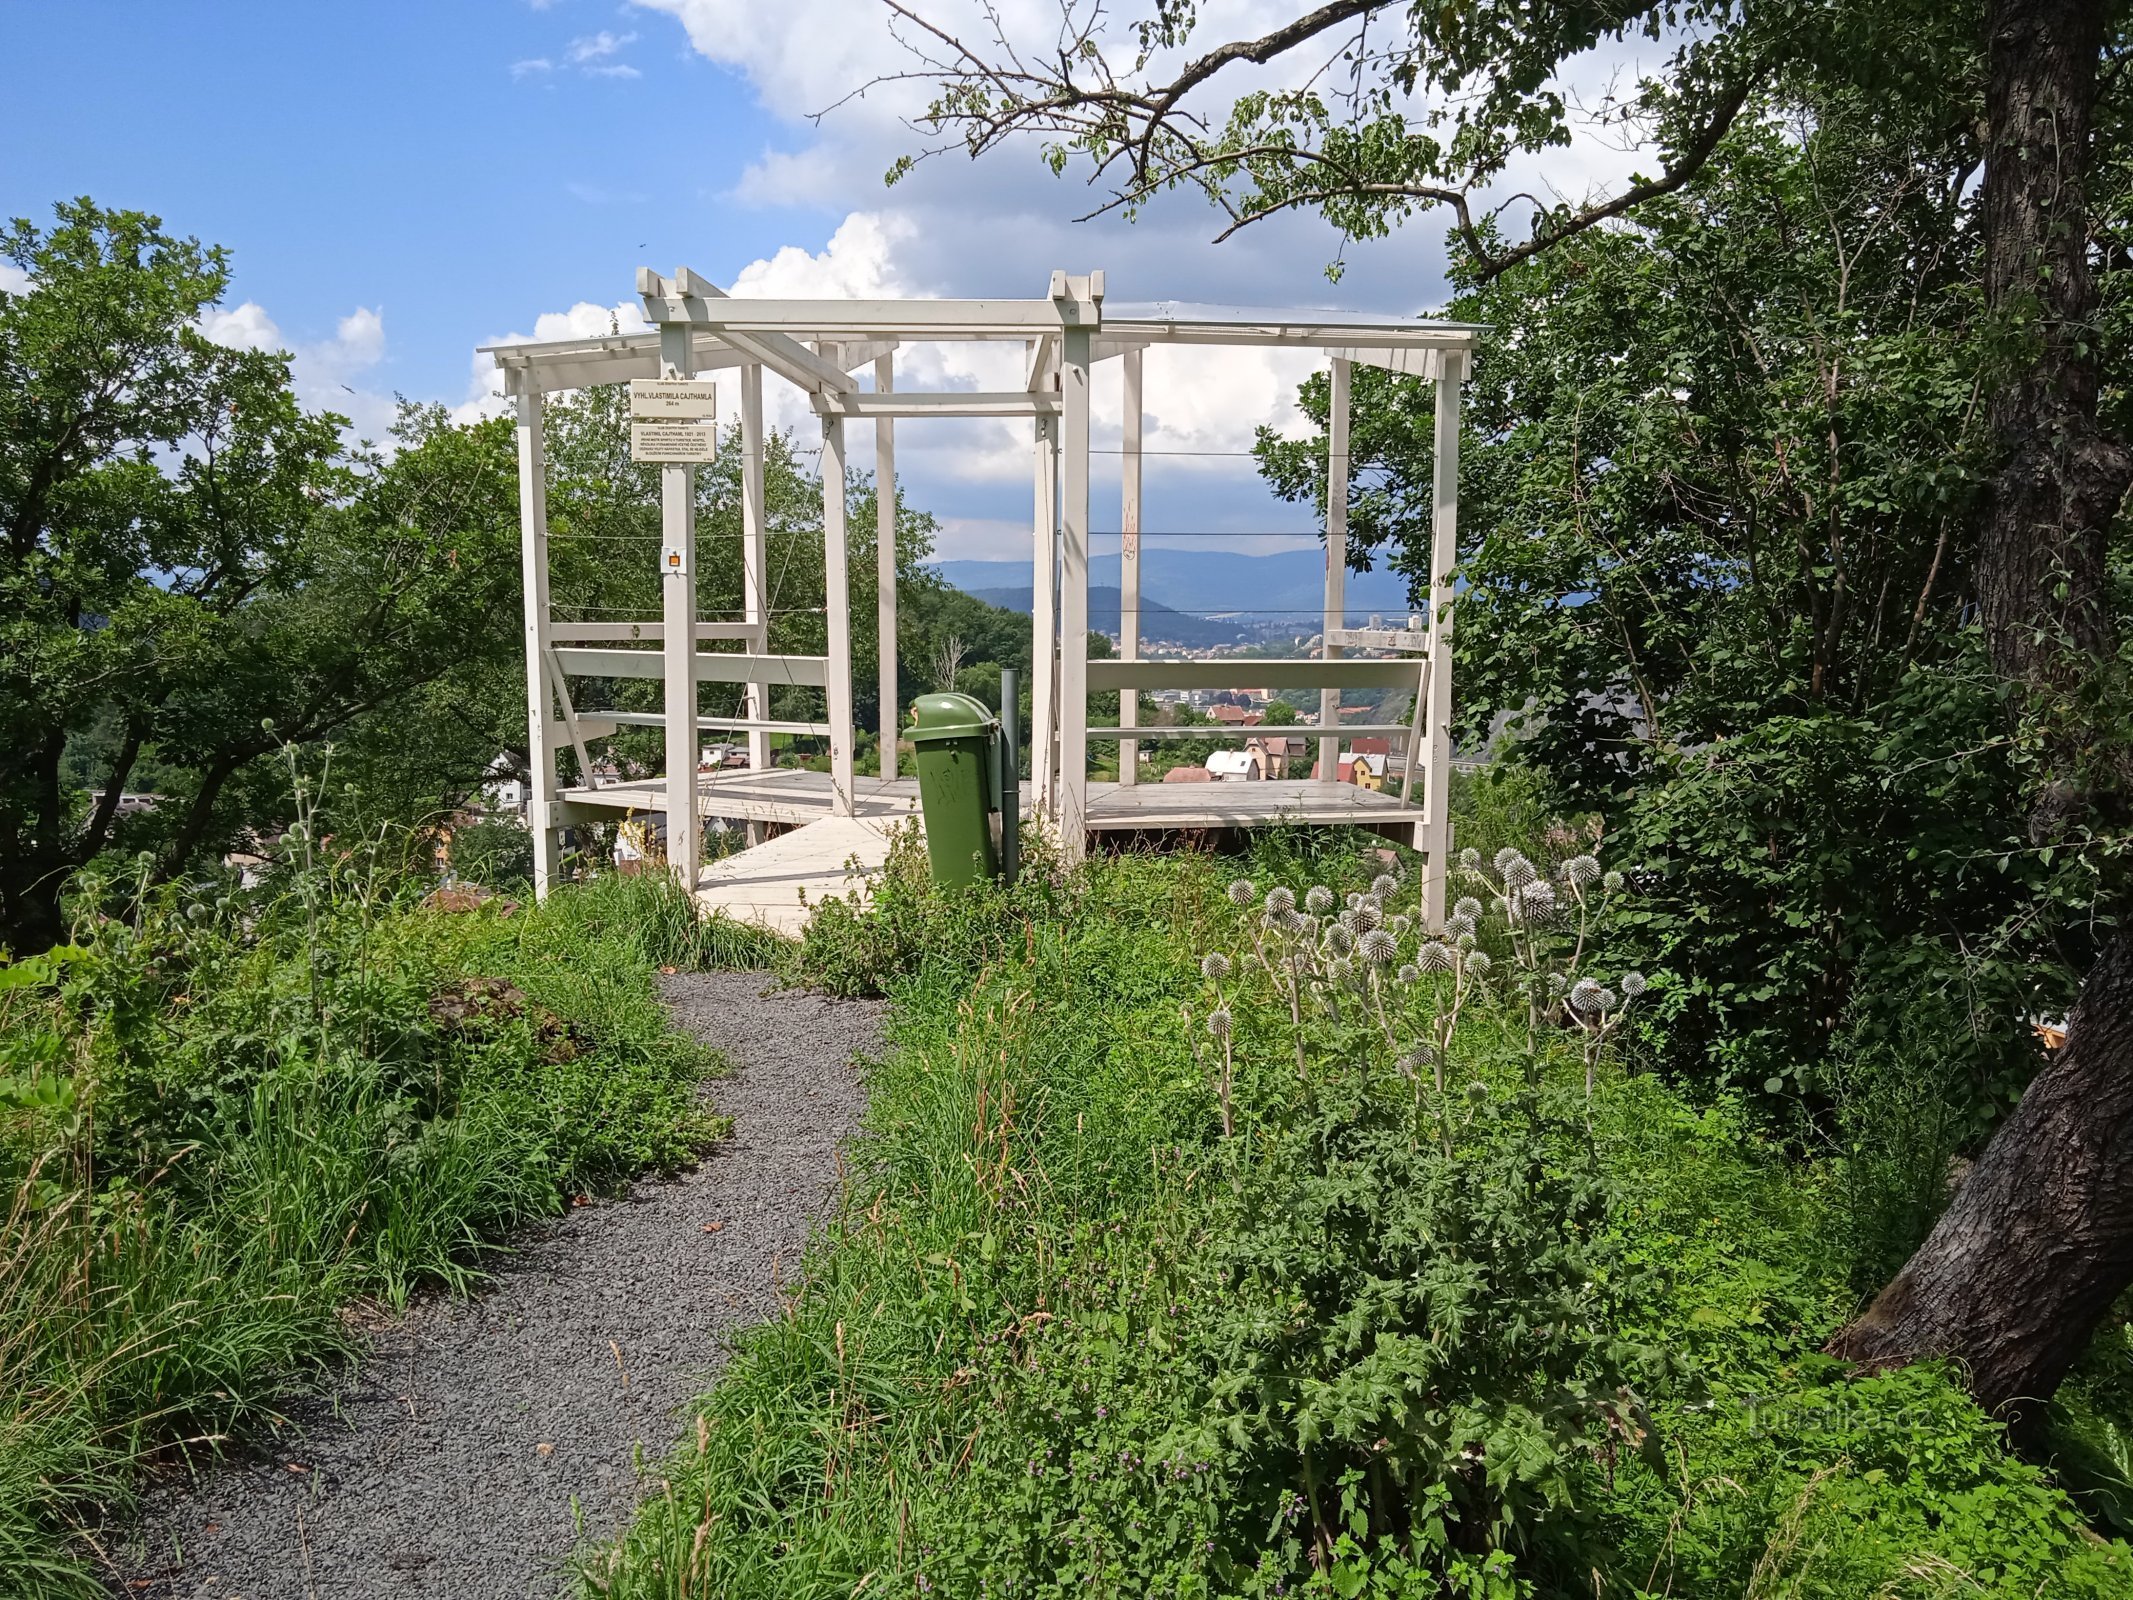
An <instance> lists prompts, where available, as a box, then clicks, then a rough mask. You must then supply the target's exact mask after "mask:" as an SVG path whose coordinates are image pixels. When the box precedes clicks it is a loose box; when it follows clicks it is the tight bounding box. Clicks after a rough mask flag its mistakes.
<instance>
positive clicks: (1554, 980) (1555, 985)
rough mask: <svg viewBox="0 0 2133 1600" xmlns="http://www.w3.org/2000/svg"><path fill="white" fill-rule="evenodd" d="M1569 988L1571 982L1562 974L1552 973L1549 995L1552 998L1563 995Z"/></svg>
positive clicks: (1550, 975) (1549, 975) (1549, 978)
mask: <svg viewBox="0 0 2133 1600" xmlns="http://www.w3.org/2000/svg"><path fill="white" fill-rule="evenodd" d="M1569 987H1570V980H1569V979H1568V978H1566V977H1564V976H1563V975H1562V974H1561V973H1560V972H1551V973H1549V974H1548V994H1549V996H1550V997H1551V998H1553V997H1556V996H1559V995H1561V994H1562V992H1563V991H1564V990H1565V989H1567V988H1569Z"/></svg>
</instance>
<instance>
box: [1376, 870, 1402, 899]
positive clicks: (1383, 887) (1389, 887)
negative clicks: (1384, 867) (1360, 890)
mask: <svg viewBox="0 0 2133 1600" xmlns="http://www.w3.org/2000/svg"><path fill="white" fill-rule="evenodd" d="M1399 887H1400V880H1399V879H1398V878H1395V877H1394V876H1393V875H1392V874H1391V873H1389V872H1381V873H1379V874H1378V875H1377V876H1376V877H1375V878H1372V879H1371V880H1370V892H1371V893H1372V894H1374V895H1376V896H1377V897H1378V898H1379V899H1381V900H1382V899H1383V898H1384V897H1385V896H1386V895H1389V894H1391V893H1392V891H1393V890H1395V889H1397V888H1399Z"/></svg>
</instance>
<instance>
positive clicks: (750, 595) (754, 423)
mask: <svg viewBox="0 0 2133 1600" xmlns="http://www.w3.org/2000/svg"><path fill="white" fill-rule="evenodd" d="M766 516H767V514H766V511H765V509H764V505H763V369H762V367H761V366H759V365H757V364H755V363H753V362H751V363H749V365H747V366H745V367H743V368H742V369H741V616H742V618H743V619H744V620H745V621H747V622H748V623H749V624H750V625H751V626H752V627H753V628H754V629H755V632H754V634H753V635H752V636H751V638H750V643H751V644H752V645H753V646H754V648H755V652H756V654H758V655H768V654H770V590H769V584H770V556H769V547H768V541H767V539H766V529H767V527H768V522H767V520H766ZM745 704H746V705H747V708H748V715H749V716H751V717H753V718H755V719H756V720H757V721H762V720H763V719H765V718H767V717H768V716H769V715H770V685H769V684H767V683H765V682H764V681H763V680H762V679H760V678H757V679H753V680H751V681H750V683H749V685H748V698H747V700H746V702H745ZM748 765H749V766H750V767H751V768H753V769H754V770H755V771H757V772H761V771H763V770H764V769H766V768H767V767H769V765H770V735H769V734H768V733H765V732H761V731H758V730H755V729H750V730H749V734H748Z"/></svg>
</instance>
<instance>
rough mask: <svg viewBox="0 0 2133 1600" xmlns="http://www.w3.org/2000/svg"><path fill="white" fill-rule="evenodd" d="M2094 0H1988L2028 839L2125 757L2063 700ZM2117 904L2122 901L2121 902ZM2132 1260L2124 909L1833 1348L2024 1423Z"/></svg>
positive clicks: (2100, 562)
mask: <svg viewBox="0 0 2133 1600" xmlns="http://www.w3.org/2000/svg"><path fill="white" fill-rule="evenodd" d="M2106 10H2107V6H2106V5H2105V4H2103V3H2102V0H1990V5H1989V7H1988V14H1987V25H1988V29H1989V40H1988V48H1989V55H1988V101H1987V103H1988V118H1989V128H1988V148H1987V152H1986V163H1985V181H1984V190H1983V195H1982V203H1983V207H1984V218H1985V230H1986V238H1985V250H1986V255H1985V291H1986V299H1987V304H1988V306H1989V307H1990V308H1991V310H1992V312H1993V313H1994V314H1995V316H1996V317H1997V318H1998V319H1999V320H2000V321H2001V322H2002V324H2003V325H2005V326H2007V327H2008V328H2010V329H2011V330H2019V331H2020V333H2021V335H2022V336H2023V337H2025V338H2027V339H2028V340H2029V343H2028V345H2027V346H2026V347H2025V348H2026V356H2025V359H2024V360H2023V362H2022V363H2021V366H2020V369H2019V370H2018V371H2015V372H2013V373H2011V374H2009V375H2008V376H2007V377H2006V378H2004V379H2003V380H2002V383H2001V386H2000V388H1999V390H1998V391H1997V393H1996V394H1995V396H1994V399H1993V402H1992V408H1991V413H1990V415H1991V421H1992V425H1993V431H1994V435H1995V438H1996V439H1997V441H1998V443H1999V446H2000V450H2001V467H2000V471H1999V474H1998V476H1997V477H1996V479H1995V481H1994V485H1993V493H1992V496H1991V504H1990V508H1989V511H1988V513H1987V521H1986V524H1985V526H1984V527H1983V528H1982V529H1981V530H1980V541H1979V553H1978V567H1977V587H1978V600H1979V608H1980V612H1981V615H1982V619H1983V623H1984V628H1985V633H1986V637H1987V640H1988V643H1989V646H1990V649H1991V652H1992V659H1993V664H1994V666H1995V667H1996V668H1997V669H1998V671H1999V672H2000V673H2001V675H2002V676H2003V677H2005V678H2006V679H2008V680H2009V681H2010V682H2011V683H2013V684H2014V685H2016V686H2017V687H2018V688H2019V689H2020V690H2021V691H2022V693H2021V694H2019V695H2017V696H2015V697H2013V699H2014V700H2015V701H2016V702H2019V703H2018V705H2017V706H2016V710H2017V714H2020V715H2038V714H2040V713H2041V715H2042V718H2043V725H2044V726H2045V727H2046V728H2047V729H2049V730H2052V731H2051V732H2049V733H2048V734H2047V739H2046V744H2045V751H2046V755H2047V759H2048V767H2049V771H2050V778H2049V780H2048V781H2047V783H2046V785H2045V787H2044V789H2043V791H2042V792H2041V793H2040V795H2039V796H2038V798H2037V800H2036V803H2035V806H2034V809H2033V810H2032V812H2031V814H2030V817H2029V819H2028V821H2029V832H2030V834H2031V837H2032V838H2033V839H2035V840H2037V841H2038V842H2040V843H2044V842H2052V841H2055V840H2059V839H2062V838H2065V837H2067V836H2068V834H2069V833H2070V832H2071V831H2072V830H2074V829H2076V828H2080V827H2083V826H2091V825H2101V826H2106V827H2115V826H2118V825H2121V824H2122V823H2123V821H2124V820H2125V812H2126V803H2127V798H2128V793H2129V785H2128V783H2127V781H2126V773H2125V766H2124V758H2123V756H2122V755H2120V756H2115V757H2114V756H2113V755H2112V753H2111V752H2109V751H2108V750H2099V749H2097V748H2093V747H2092V746H2091V744H2090V741H2089V740H2088V739H2087V738H2086V737H2084V732H2083V719H2082V717H2081V716H2080V715H2079V702H2080V699H2081V696H2082V693H2083V690H2084V688H2085V687H2092V686H2093V685H2095V684H2096V683H2097V682H2098V681H2099V674H2100V673H2101V672H2102V671H2104V670H2105V668H2106V666H2107V664H2108V663H2109V662H2110V661H2111V659H2112V657H2113V655H2114V654H2115V652H2116V648H2117V624H2116V619H2115V618H2114V617H2113V616H2112V614H2111V608H2110V602H2109V591H2108V588H2107V579H2106V572H2105V554H2106V541H2107V538H2108V535H2109V531H2110V527H2111V523H2112V520H2113V519H2114V518H2115V517H2116V515H2117V513H2118V509H2119V506H2120V503H2121V502H2122V501H2123V500H2124V498H2125V494H2126V489H2127V485H2128V482H2129V480H2133V457H2129V455H2128V452H2127V450H2126V448H2125V446H2124V444H2123V443H2122V442H2121V441H2119V440H2116V439H2113V438H2111V437H2110V436H2109V435H2108V434H2106V433H2105V432H2104V431H2103V430H2102V429H2101V428H2100V427H2099V425H2098V422H2097V414H2096V397H2097V384H2098V373H2097V369H2096V359H2095V356H2094V354H2093V351H2094V348H2095V341H2094V340H2093V339H2092V338H2090V337H2088V324H2089V319H2090V316H2091V313H2092V311H2093V309H2094V302H2095V292H2094V283H2093V279H2092V276H2091V273H2090V270H2089V262H2088V250H2089V218H2088V205H2087V197H2086V193H2085V181H2084V180H2085V175H2086V172H2087V169H2088V162H2089V152H2090V125H2091V121H2092V117H2093V113H2094V109H2095V100H2096V90H2097V73H2098V66H2099V62H2100V59H2101V56H2102V51H2103V44H2104V28H2105V12H2106ZM2117 909H2118V910H2119V913H2120V920H2121V921H2122V922H2128V921H2133V919H2129V917H2128V913H2133V907H2119V908H2117ZM2129 1283H2133V931H2128V932H2121V933H2119V934H2117V935H2115V936H2113V937H2112V939H2111V940H2110V941H2109V942H2108V943H2107V945H2106V946H2105V949H2104V951H2103V954H2102V956H2101V958H2100V959H2099V960H2098V961H2097V963H2096V965H2095V966H2094V967H2093V968H2092V969H2091V970H2090V972H2089V973H2088V975H2087V977H2086V979H2085V980H2084V982H2083V984H2082V989H2081V997H2080V1001H2079V1003H2078V1005H2077V1006H2076V1007H2075V1010H2074V1014H2073V1017H2072V1019H2071V1021H2070V1025H2069V1028H2068V1034H2067V1042H2066V1045H2065V1047H2064V1048H2063V1049H2061V1050H2060V1051H2059V1052H2058V1053H2057V1054H2056V1055H2055V1056H2054V1057H2053V1058H2052V1059H2051V1060H2050V1061H2049V1062H2048V1064H2047V1065H2046V1066H2045V1067H2044V1068H2043V1070H2042V1071H2040V1072H2039V1073H2038V1075H2037V1077H2036V1079H2035V1081H2033V1082H2032V1083H2031V1084H2030V1086H2029V1089H2028V1091H2027V1092H2026V1093H2025V1094H2024V1095H2023V1097H2022V1100H2021V1103H2020V1104H2019V1105H2018V1106H2017V1107H2016V1108H2015V1110H2014V1111H2013V1113H2012V1114H2010V1116H2009V1117H2008V1119H2007V1121H2006V1122H2005V1123H2004V1124H2002V1126H2001V1127H2000V1129H1999V1131H1998V1132H1997V1133H1996V1134H1994V1136H1993V1138H1992V1140H1991V1142H1990V1143H1989V1144H1988V1145H1987V1146H1986V1147H1985V1150H1984V1153H1983V1154H1982V1155H1981V1156H1980V1157H1979V1158H1978V1161H1977V1162H1976V1164H1975V1165H1974V1167H1973V1168H1972V1169H1971V1172H1970V1175H1969V1177H1968V1178H1967V1179H1966V1180H1965V1181H1964V1183H1963V1185H1962V1187H1961V1188H1960V1189H1959V1190H1958V1191H1957V1192H1956V1194H1955V1197H1954V1199H1953V1200H1952V1201H1951V1202H1950V1204H1949V1206H1948V1209H1947V1211H1946V1212H1945V1213H1944V1214H1943V1216H1942V1217H1941V1219H1940V1221H1939V1223H1938V1225H1936V1226H1935V1228H1934V1229H1933V1232H1932V1234H1931V1235H1930V1236H1929V1237H1928V1238H1927V1239H1926V1242H1925V1243H1924V1244H1923V1245H1921V1246H1920V1247H1919V1249H1918V1252H1917V1254H1916V1255H1914V1256H1913V1257H1912V1258H1911V1260H1910V1261H1909V1263H1907V1264H1906V1265H1905V1267H1904V1269H1903V1270H1902V1271H1901V1272H1900V1273H1898V1274H1897V1275H1896V1277H1895V1279H1894V1280H1893V1281H1892V1282H1890V1283H1889V1285H1888V1286H1887V1287H1886V1288H1884V1289H1883V1290H1882V1291H1881V1293H1880V1294H1879V1295H1878V1296H1877V1297H1876V1298H1875V1300H1874V1303H1873V1304H1872V1305H1871V1306H1870V1307H1868V1309H1867V1311H1866V1312H1865V1314H1864V1315H1863V1316H1861V1317H1860V1318H1859V1320H1858V1321H1856V1322H1854V1323H1853V1324H1852V1325H1851V1326H1850V1327H1848V1328H1846V1329H1844V1330H1843V1331H1842V1332H1841V1333H1839V1334H1838V1335H1837V1336H1836V1338H1835V1339H1833V1340H1832V1341H1831V1344H1830V1349H1831V1351H1832V1352H1833V1353H1835V1354H1837V1355H1841V1356H1845V1357H1848V1358H1850V1359H1852V1360H1855V1361H1860V1362H1864V1363H1866V1364H1867V1365H1869V1366H1874V1367H1885V1366H1895V1365H1901V1364H1902V1363H1904V1362H1907V1361H1912V1360H1917V1359H1921V1358H1924V1357H1933V1356H1946V1357H1952V1358H1954V1359H1956V1360H1957V1361H1959V1362H1961V1363H1962V1364H1963V1366H1964V1367H1965V1368H1966V1370H1967V1372H1968V1375H1969V1382H1970V1386H1971V1390H1972V1392H1973V1393H1974V1394H1975V1395H1976V1396H1977V1398H1978V1399H1979V1400H1980V1401H1981V1402H1982V1403H1983V1404H1984V1405H1985V1406H1986V1407H1987V1408H1988V1409H1990V1410H1992V1411H1994V1412H1996V1413H1998V1414H1999V1415H2001V1416H2003V1417H2005V1418H2006V1419H2007V1420H2008V1421H2009V1422H2010V1423H2011V1424H2012V1425H2013V1426H2014V1427H2015V1429H2016V1430H2017V1432H2018V1434H2023V1433H2027V1434H2031V1435H2032V1436H2033V1433H2034V1429H2035V1427H2036V1425H2037V1424H2038V1422H2039V1421H2040V1419H2041V1411H2042V1406H2041V1402H2042V1401H2043V1400H2046V1399H2048V1398H2049V1397H2050V1396H2051V1394H2052V1392H2053V1391H2054V1390H2056V1389H2057V1388H2058V1386H2059V1382H2060V1380H2061V1379H2062V1378H2063V1377H2064V1376H2065V1375H2066V1372H2067V1369H2068V1367H2069V1366H2070V1365H2071V1364H2072V1362H2073V1361H2074V1359H2075V1358H2076V1357H2077V1356H2078V1355H2079V1354H2080V1353H2081V1350H2082V1348H2083V1347H2084V1346H2085V1345H2086V1344H2087V1342H2088V1339H2089V1336H2090V1334H2091V1333H2092V1332H2093V1331H2094V1329H2095V1326H2096V1324H2097V1322H2098V1320H2099V1319H2100V1318H2101V1317H2102V1316H2103V1314H2104V1313H2105V1312H2106V1311H2107V1310H2108V1309H2109V1308H2110V1306H2111V1304H2112V1302H2113V1301H2115V1300H2116V1299H2117V1297H2118V1296H2119V1295H2120V1294H2121V1293H2122V1292H2123V1291H2124V1290H2125V1288H2126V1286H2127V1285H2128V1284H2129Z"/></svg>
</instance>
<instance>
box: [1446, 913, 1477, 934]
mask: <svg viewBox="0 0 2133 1600" xmlns="http://www.w3.org/2000/svg"><path fill="white" fill-rule="evenodd" d="M1473 931H1474V919H1473V918H1472V917H1468V916H1461V915H1460V914H1458V913H1457V912H1454V913H1453V914H1452V915H1451V916H1448V917H1446V918H1445V919H1444V936H1445V938H1447V939H1457V938H1459V937H1460V936H1461V935H1463V934H1469V933H1472V932H1473Z"/></svg>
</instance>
